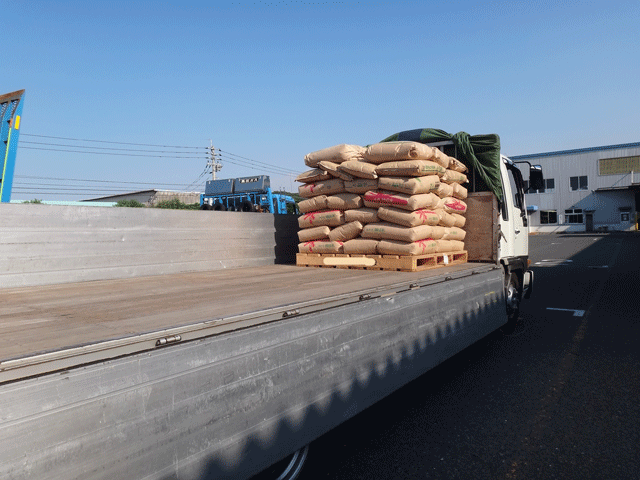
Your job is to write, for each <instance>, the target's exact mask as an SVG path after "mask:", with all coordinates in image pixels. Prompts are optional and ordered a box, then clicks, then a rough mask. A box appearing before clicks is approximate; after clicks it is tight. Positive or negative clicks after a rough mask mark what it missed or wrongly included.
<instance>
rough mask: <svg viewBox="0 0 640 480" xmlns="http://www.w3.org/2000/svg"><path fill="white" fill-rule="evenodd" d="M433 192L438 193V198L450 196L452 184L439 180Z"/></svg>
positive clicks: (451, 194)
mask: <svg viewBox="0 0 640 480" xmlns="http://www.w3.org/2000/svg"><path fill="white" fill-rule="evenodd" d="M433 193H435V194H436V195H438V196H439V197H440V198H444V197H452V196H453V185H449V184H448V183H444V182H440V184H439V185H438V189H437V190H436V191H435V192H433Z"/></svg>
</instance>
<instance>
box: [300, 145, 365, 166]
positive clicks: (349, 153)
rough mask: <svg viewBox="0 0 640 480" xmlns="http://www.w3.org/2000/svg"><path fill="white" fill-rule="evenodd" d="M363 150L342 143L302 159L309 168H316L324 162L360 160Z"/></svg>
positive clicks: (362, 148)
mask: <svg viewBox="0 0 640 480" xmlns="http://www.w3.org/2000/svg"><path fill="white" fill-rule="evenodd" d="M364 150H365V148H364V147H360V146H358V145H347V144H345V143H343V144H340V145H335V146H333V147H328V148H323V149H322V150H317V151H315V152H311V153H307V154H306V155H305V157H304V163H305V165H307V166H309V167H317V166H318V163H319V162H322V161H324V160H327V161H329V162H334V163H342V162H346V161H348V160H362V159H363V153H364Z"/></svg>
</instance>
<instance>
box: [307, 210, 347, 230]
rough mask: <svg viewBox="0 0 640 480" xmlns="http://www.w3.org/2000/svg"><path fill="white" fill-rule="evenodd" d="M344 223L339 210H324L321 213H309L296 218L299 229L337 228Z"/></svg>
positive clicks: (342, 213) (342, 215)
mask: <svg viewBox="0 0 640 480" xmlns="http://www.w3.org/2000/svg"><path fill="white" fill-rule="evenodd" d="M343 223H344V212H341V211H340V210H324V211H322V212H309V213H305V214H304V215H301V216H300V217H298V226H299V227H300V228H310V227H321V226H323V225H326V226H328V227H337V226H339V225H342V224H343Z"/></svg>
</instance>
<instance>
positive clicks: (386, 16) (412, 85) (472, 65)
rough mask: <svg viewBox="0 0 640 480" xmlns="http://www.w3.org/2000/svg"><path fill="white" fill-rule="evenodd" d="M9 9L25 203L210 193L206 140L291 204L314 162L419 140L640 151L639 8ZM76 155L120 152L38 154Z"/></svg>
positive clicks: (1, 78) (238, 4)
mask: <svg viewBox="0 0 640 480" xmlns="http://www.w3.org/2000/svg"><path fill="white" fill-rule="evenodd" d="M0 11H1V12H2V17H3V19H4V21H3V24H4V26H3V38H4V42H5V49H4V51H5V56H4V60H3V61H2V62H1V63H0V93H6V92H10V91H14V90H18V89H23V88H24V89H26V95H25V104H24V111H23V117H22V126H21V135H20V146H19V151H18V156H17V162H16V171H15V175H16V177H15V180H14V193H13V196H12V198H13V199H24V198H26V199H31V198H42V199H50V200H53V199H56V200H78V199H81V198H90V197H91V196H92V195H90V194H86V193H85V192H86V189H87V187H89V186H93V187H95V191H96V192H98V191H99V192H100V193H101V194H102V193H106V192H105V189H107V187H112V190H114V192H115V191H116V190H115V189H116V188H118V189H120V190H123V189H126V188H129V187H130V188H131V189H132V190H135V189H141V188H153V187H154V186H158V187H159V188H176V189H180V188H179V186H180V185H182V186H191V188H190V190H199V189H200V188H202V185H203V184H204V180H205V178H204V177H200V179H199V181H198V182H196V183H195V184H194V183H193V182H194V181H195V180H196V179H198V178H199V176H200V175H201V174H202V173H203V171H204V169H205V165H206V149H205V147H207V146H208V145H209V140H211V141H212V142H213V144H214V145H215V146H216V147H218V148H220V149H221V150H222V151H223V152H225V154H224V155H226V157H225V156H224V155H223V165H224V166H223V169H222V171H221V172H220V173H219V174H218V175H219V177H220V178H230V177H235V176H245V175H253V174H258V173H260V174H270V175H271V177H272V186H274V187H276V188H278V187H284V188H285V189H287V190H296V189H297V184H296V183H295V182H294V181H293V180H292V178H293V176H292V173H291V172H302V171H304V170H307V167H305V166H304V164H303V157H304V155H305V154H306V153H308V152H310V151H314V150H318V149H320V148H324V147H328V146H332V145H336V144H339V143H353V144H360V145H366V144H369V143H373V142H376V141H379V140H381V139H383V138H385V137H387V136H389V135H391V134H393V133H396V132H398V131H402V130H407V129H414V128H422V127H433V128H440V129H443V130H446V131H448V132H451V133H454V132H457V131H461V130H463V131H466V132H468V133H470V134H480V133H498V134H499V135H500V137H501V141H502V149H503V152H504V153H505V154H507V155H520V154H527V153H536V152H546V151H554V150H563V149H571V148H582V147H590V146H599V145H609V144H617V143H627V142H637V141H640V122H639V121H638V113H639V111H640V82H639V80H640V27H639V25H640V2H638V1H637V0H635V1H591V2H590V1H585V2H580V1H561V2H547V1H537V2H535V1H531V2H513V1H497V2H480V1H477V2H474V1H449V2H440V1H438V2H435V1H421V2H418V1H396V2H386V1H377V2H376V1H371V2H369V1H360V2H358V1H349V0H345V1H341V2H331V1H326V2H312V1H309V2H303V1H279V2H278V1H262V2H261V1H243V0H234V1H224V0H222V1H217V2H188V1H186V2H173V1H157V2H150V1H136V2H131V1H126V2H125V1H119V0H115V1H113V0H112V1H108V2H106V1H105V2H103V1H99V0H98V1H93V2H86V1H78V2H70V1H67V2H65V1H58V2H53V1H30V2H23V1H7V0H0ZM7 52H10V54H9V57H7V56H6V55H7ZM7 58H8V61H7ZM51 137H59V138H51ZM62 138H72V139H89V140H100V141H102V142H121V143H123V144H126V145H121V144H116V143H113V144H112V143H104V144H103V143H97V142H78V141H76V140H73V141H72V140H62ZM27 142H31V143H27ZM33 142H40V143H33ZM54 144H56V145H58V144H60V145H62V144H64V145H73V146H72V147H69V146H67V147H63V146H54ZM128 144H148V145H167V146H179V147H183V146H188V147H201V148H200V149H199V150H196V149H175V148H172V149H169V148H159V147H143V146H134V145H128ZM78 145H82V146H93V147H98V146H100V147H104V148H121V149H123V150H112V151H110V152H111V153H118V152H119V153H121V155H104V154H103V155H98V154H96V153H75V152H59V151H58V152H56V151H51V150H37V149H36V148H54V149H56V150H63V149H67V150H78V151H80V150H82V151H85V152H88V151H89V149H83V148H79V147H77V146H78ZM26 147H30V148H26ZM144 149H149V150H153V151H161V152H165V151H166V152H167V153H162V154H157V155H155V156H152V157H143V156H132V155H133V154H136V155H147V154H150V155H154V154H153V153H148V152H136V151H134V150H144ZM92 151H94V152H96V151H103V152H106V151H105V150H96V149H94V150H92ZM181 151H184V152H188V154H186V153H185V154H182V155H181V154H179V153H173V152H181ZM191 156H194V157H197V158H178V157H191ZM225 158H226V160H227V161H225ZM249 160H252V161H253V164H254V165H255V162H262V163H260V164H259V165H261V166H263V167H264V168H259V169H255V168H253V167H252V168H250V167H249V166H248V164H249V163H251V162H249ZM263 164H268V165H273V166H274V168H271V167H269V166H265V165H263ZM282 173H288V174H285V175H283V174H282ZM38 176H39V177H44V178H43V179H33V178H30V177H38ZM47 178H62V179H83V180H102V181H108V182H103V183H96V182H84V183H80V182H75V181H73V182H72V181H63V180H55V181H53V180H46V179H47ZM109 182H116V183H109ZM117 182H120V183H117ZM124 182H132V183H124ZM44 183H55V184H56V185H58V186H61V185H66V186H67V187H69V186H74V189H71V188H68V189H67V190H66V191H62V190H61V188H58V190H55V189H54V187H52V186H51V187H50V189H49V190H43V189H42V187H43V185H42V184H44ZM33 184H40V185H33ZM79 185H83V186H84V188H85V190H80V189H79V188H78V186H79ZM172 185H175V187H173V186H172ZM98 187H99V189H100V190H98ZM37 188H40V190H37ZM96 196H98V195H96Z"/></svg>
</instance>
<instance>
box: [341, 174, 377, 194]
mask: <svg viewBox="0 0 640 480" xmlns="http://www.w3.org/2000/svg"><path fill="white" fill-rule="evenodd" d="M376 188H378V179H373V178H354V179H353V181H351V182H344V189H345V190H346V191H347V192H349V193H358V194H360V195H362V194H364V193H367V192H368V191H369V190H375V189H376Z"/></svg>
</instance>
